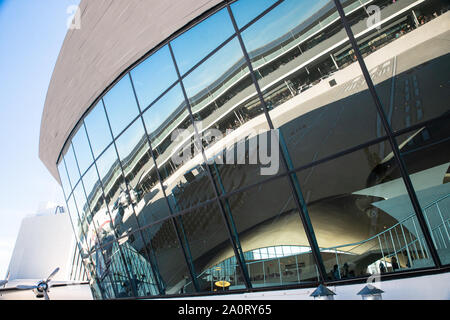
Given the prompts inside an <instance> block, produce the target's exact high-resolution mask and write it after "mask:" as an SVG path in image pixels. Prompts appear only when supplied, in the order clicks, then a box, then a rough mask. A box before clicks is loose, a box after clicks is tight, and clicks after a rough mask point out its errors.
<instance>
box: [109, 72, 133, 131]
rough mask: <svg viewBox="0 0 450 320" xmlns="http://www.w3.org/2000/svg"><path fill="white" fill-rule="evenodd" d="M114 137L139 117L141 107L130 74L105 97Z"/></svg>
mask: <svg viewBox="0 0 450 320" xmlns="http://www.w3.org/2000/svg"><path fill="white" fill-rule="evenodd" d="M103 101H104V102H105V108H106V113H107V114H108V118H109V123H110V124H111V130H112V133H113V135H114V137H117V136H118V135H119V133H120V132H121V131H122V130H123V129H125V127H126V126H127V125H128V124H130V122H131V121H132V120H133V119H134V118H136V117H137V115H138V114H139V109H138V106H137V104H136V98H135V97H134V93H133V88H132V86H131V81H130V77H129V75H128V74H127V75H125V76H124V77H123V78H122V79H121V80H120V81H119V82H118V83H116V84H115V85H114V87H112V89H111V90H110V91H109V92H108V93H107V94H106V95H105V97H104V98H103Z"/></svg>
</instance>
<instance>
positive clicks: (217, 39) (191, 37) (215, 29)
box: [171, 8, 234, 75]
mask: <svg viewBox="0 0 450 320" xmlns="http://www.w3.org/2000/svg"><path fill="white" fill-rule="evenodd" d="M233 34H234V28H233V25H232V23H231V20H230V16H229V15H228V12H227V9H226V8H224V9H222V10H220V11H219V12H217V13H215V14H213V15H212V16H211V17H209V18H208V19H206V20H203V21H202V22H200V23H199V24H197V25H196V26H194V27H193V28H192V29H190V30H188V31H186V32H185V33H183V34H182V35H180V36H179V37H177V38H176V39H174V40H173V41H172V42H171V45H172V48H173V51H174V55H175V58H176V61H177V64H178V68H179V69H180V73H181V74H182V75H183V74H184V73H185V72H186V71H188V70H189V69H190V68H192V67H193V66H194V65H195V64H196V63H198V62H200V60H201V59H202V58H204V57H205V56H206V55H207V54H208V53H210V52H211V51H212V50H213V49H215V48H216V47H217V46H218V45H220V44H221V43H222V42H224V41H225V40H226V39H227V38H229V37H230V36H232V35H233Z"/></svg>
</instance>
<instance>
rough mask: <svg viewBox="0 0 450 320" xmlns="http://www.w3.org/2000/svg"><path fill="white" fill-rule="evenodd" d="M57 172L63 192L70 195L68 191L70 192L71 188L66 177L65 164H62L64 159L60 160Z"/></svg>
mask: <svg viewBox="0 0 450 320" xmlns="http://www.w3.org/2000/svg"><path fill="white" fill-rule="evenodd" d="M58 172H59V177H60V180H61V186H62V188H63V190H64V194H65V196H66V197H68V196H69V195H70V192H72V190H71V188H70V183H69V179H68V177H67V171H66V165H65V164H64V160H61V161H60V163H59V165H58Z"/></svg>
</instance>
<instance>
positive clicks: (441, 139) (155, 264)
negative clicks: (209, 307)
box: [39, 0, 450, 299]
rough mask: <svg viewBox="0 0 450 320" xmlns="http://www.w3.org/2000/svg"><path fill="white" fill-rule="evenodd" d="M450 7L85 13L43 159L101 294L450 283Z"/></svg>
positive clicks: (101, 7)
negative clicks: (377, 278)
mask: <svg viewBox="0 0 450 320" xmlns="http://www.w3.org/2000/svg"><path fill="white" fill-rule="evenodd" d="M448 9H450V6H449V3H448V2H447V1H445V0H397V1H392V0H341V1H334V0H331V1H330V0H318V1H306V0H284V1H276V0H259V1H253V0H237V1H220V0H201V1H191V0H190V1H178V0H177V1H130V2H127V3H126V4H124V3H123V2H119V1H111V0H104V1H90V0H82V1H81V4H80V8H79V12H80V27H79V28H74V29H71V30H69V31H68V33H67V36H66V39H65V41H64V44H63V46H62V49H61V52H60V55H59V58H58V61H57V63H56V66H55V70H54V73H53V76H52V80H51V82H50V86H49V90H48V93H47V98H46V103H45V107H44V112H43V115H42V122H41V133H40V148H39V155H40V158H41V160H42V161H43V162H44V164H45V165H46V167H47V168H48V170H49V171H50V173H51V174H52V175H53V176H54V177H55V179H57V180H58V181H59V182H60V183H61V186H62V188H63V191H64V196H65V199H66V202H67V208H68V211H69V213H70V217H71V221H72V224H73V226H74V232H75V237H76V239H77V242H78V250H77V252H76V253H75V256H76V257H74V260H73V261H77V263H78V264H79V265H80V267H81V266H82V267H83V268H84V269H85V270H86V273H87V275H88V277H89V279H90V283H91V290H92V294H93V296H94V297H95V298H96V299H117V298H129V297H134V298H170V297H209V296H211V295H220V294H225V295H227V297H230V296H229V295H230V294H236V295H237V297H240V296H242V295H246V294H252V293H260V292H265V293H269V294H270V292H280V290H281V291H282V292H309V291H311V290H310V289H314V288H316V287H317V286H318V285H319V284H325V285H327V286H335V287H336V288H346V287H351V286H352V285H358V284H359V285H358V288H359V289H361V288H360V287H361V286H362V284H364V283H366V281H367V279H368V278H370V277H371V276H373V275H377V274H380V275H381V280H382V282H384V281H386V283H388V282H389V281H412V280H417V279H423V277H431V279H434V278H433V277H437V278H435V279H437V280H435V281H437V282H439V283H441V286H442V283H444V284H443V285H444V286H445V282H446V281H447V283H448V278H449V273H448V271H449V264H450V235H449V234H450V195H449V194H450V184H449V182H450V170H449V165H450V151H449V150H450V126H449V117H450V105H449V101H450V78H449V75H450V55H449V52H450V42H449V40H450V11H449V10H448ZM271 135H272V136H271ZM273 135H275V136H276V137H277V140H276V142H277V143H274V140H270V139H269V137H273ZM268 142H269V143H268ZM267 145H268V148H267ZM264 147H266V148H264ZM263 149H267V150H266V151H267V152H268V154H266V156H268V155H269V154H270V155H271V157H270V162H268V161H267V159H266V158H267V157H266V158H265V157H264V154H263V152H262V151H261V150H263ZM186 155H189V156H188V157H186ZM275 156H276V157H275ZM180 159H182V161H180ZM239 160H240V161H239ZM270 166H272V167H275V169H276V170H274V172H273V173H272V174H270V175H269V174H267V175H265V174H262V172H263V169H267V168H268V167H270ZM74 268H76V266H74ZM411 279H412V280H411ZM417 281H419V282H420V280H417ZM425 283H429V280H428V278H427V280H426V282H425ZM407 287H408V285H406V286H405V287H404V288H407ZM295 290H297V291H295ZM298 290H300V291H298ZM301 290H307V291H301ZM308 290H309V291H308ZM342 290H344V291H345V289H342ZM393 290H394V289H393ZM442 290H444V291H443V292H447V297H445V296H444V298H447V299H449V298H450V293H449V288H448V286H445V287H444V288H443V289H442ZM344 291H342V292H344ZM386 294H387V295H388V293H386ZM417 294H418V296H417V297H419V298H420V297H421V296H420V293H417ZM300 295H301V294H300ZM338 296H339V294H338ZM252 297H255V296H252ZM388 297H389V295H388ZM392 297H394V298H400V299H401V298H402V296H398V295H397V296H392ZM440 297H441V298H442V295H441V296H440ZM354 298H358V297H357V296H356V295H355V296H354Z"/></svg>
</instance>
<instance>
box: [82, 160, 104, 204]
mask: <svg viewBox="0 0 450 320" xmlns="http://www.w3.org/2000/svg"><path fill="white" fill-rule="evenodd" d="M97 183H98V175H97V170H96V169H95V167H94V166H92V167H91V168H90V169H89V170H88V171H87V172H86V174H85V175H84V176H83V184H84V188H85V189H86V195H87V197H88V198H89V197H92V196H93V194H91V193H92V191H93V190H94V187H95V186H96V184H97ZM98 185H99V184H98ZM98 188H100V186H98ZM90 201H92V199H90ZM91 209H92V208H91Z"/></svg>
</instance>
